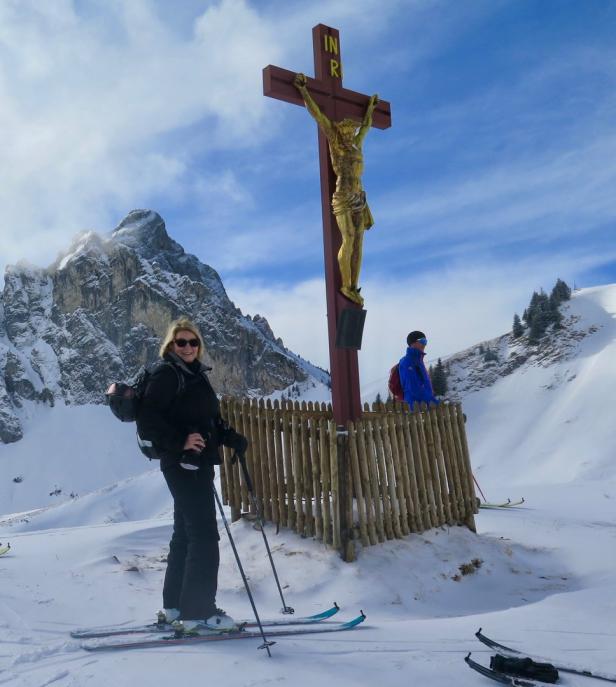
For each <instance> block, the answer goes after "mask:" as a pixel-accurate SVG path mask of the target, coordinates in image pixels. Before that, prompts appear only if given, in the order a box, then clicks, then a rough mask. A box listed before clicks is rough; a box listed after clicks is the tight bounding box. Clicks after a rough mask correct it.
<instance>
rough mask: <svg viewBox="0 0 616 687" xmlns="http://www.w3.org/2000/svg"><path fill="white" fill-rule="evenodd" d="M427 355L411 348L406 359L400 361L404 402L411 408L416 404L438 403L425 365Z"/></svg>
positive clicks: (408, 349) (407, 350) (407, 351)
mask: <svg viewBox="0 0 616 687" xmlns="http://www.w3.org/2000/svg"><path fill="white" fill-rule="evenodd" d="M425 355H426V354H425V353H423V352H422V351H420V350H419V349H417V348H411V347H410V346H409V347H408V348H407V349H406V355H405V356H404V358H401V359H400V363H399V369H400V383H401V384H402V389H403V390H404V400H405V401H406V402H407V403H408V404H409V405H410V406H411V408H412V407H413V405H414V404H415V403H438V401H437V400H436V398H435V397H434V392H433V391H432V383H431V382H430V377H429V375H428V371H427V370H426V366H425V365H424V361H423V359H424V356H425Z"/></svg>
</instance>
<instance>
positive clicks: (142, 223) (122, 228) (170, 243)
mask: <svg viewBox="0 0 616 687" xmlns="http://www.w3.org/2000/svg"><path fill="white" fill-rule="evenodd" d="M111 238H112V239H113V240H115V241H118V242H119V243H123V244H125V245H126V246H129V247H131V248H134V249H136V250H137V251H138V252H139V253H140V254H141V255H143V256H144V257H148V258H150V257H152V256H153V255H155V254H156V253H159V252H161V251H163V252H166V251H170V252H173V253H176V254H178V255H182V254H183V253H184V249H183V248H182V246H180V244H179V243H176V242H175V241H174V240H173V239H172V238H170V236H169V234H168V233H167V228H166V226H165V221H164V220H163V218H162V217H161V216H160V215H159V214H158V213H157V212H154V211H153V210H132V211H131V212H129V213H128V215H126V217H125V218H124V219H123V220H122V221H121V222H120V224H118V226H117V227H116V228H115V229H114V230H113V232H112V233H111Z"/></svg>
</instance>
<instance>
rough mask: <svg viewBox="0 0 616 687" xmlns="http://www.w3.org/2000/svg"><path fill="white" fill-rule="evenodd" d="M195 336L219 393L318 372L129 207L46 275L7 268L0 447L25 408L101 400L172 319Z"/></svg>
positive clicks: (150, 350)
mask: <svg viewBox="0 0 616 687" xmlns="http://www.w3.org/2000/svg"><path fill="white" fill-rule="evenodd" d="M180 316H188V317H189V318H190V319H192V320H193V321H194V322H195V323H196V324H197V326H198V327H199V328H200V330H201V333H202V335H203V338H204V343H205V350H206V354H205V359H204V362H205V363H206V364H207V365H209V366H211V367H212V368H213V369H212V371H211V373H210V378H211V380H212V383H213V385H214V387H215V388H216V389H217V391H218V392H219V393H228V394H248V395H267V394H270V393H272V392H273V391H275V390H279V389H284V388H286V387H288V386H290V385H291V384H295V383H297V382H304V381H306V380H307V379H308V378H309V377H311V376H312V377H314V378H316V379H318V380H319V381H326V377H327V375H326V374H325V373H324V372H323V371H321V370H319V369H317V368H314V367H313V366H311V365H310V364H308V363H306V362H305V361H303V360H302V359H301V358H299V357H298V356H296V355H295V354H293V353H291V352H290V351H288V350H287V349H286V348H285V347H284V345H283V343H282V341H281V340H280V339H276V338H275V336H274V334H273V333H272V330H271V328H270V326H269V324H268V322H267V320H266V319H265V318H263V317H260V316H259V315H256V316H255V317H253V318H251V317H250V316H244V315H242V313H241V311H240V310H239V309H238V308H236V307H235V305H234V304H233V303H232V302H231V301H230V299H229V297H228V296H227V294H226V292H225V289H224V286H223V284H222V281H221V279H220V277H219V276H218V274H217V273H216V271H215V270H214V269H212V268H211V267H209V266H208V265H205V264H203V263H201V262H200V261H199V260H198V259H197V258H196V257H195V256H193V255H188V254H186V253H185V252H184V249H183V248H182V247H181V246H180V245H179V244H178V243H176V242H175V241H173V240H172V239H171V238H170V237H169V235H168V234H167V231H166V228H165V223H164V221H163V220H162V218H161V217H160V216H159V215H158V214H157V213H155V212H152V211H148V210H134V211H133V212H131V213H130V214H129V215H128V216H127V217H126V218H125V219H124V220H123V221H122V222H121V223H120V224H119V226H118V227H117V228H116V229H115V230H114V231H113V232H112V233H111V235H110V236H101V235H99V234H97V233H95V232H85V233H83V234H81V235H79V236H78V237H77V238H76V239H75V241H74V243H73V245H72V246H71V248H70V249H69V251H68V252H67V253H66V254H65V255H64V256H62V257H60V258H58V260H56V262H55V263H54V264H52V265H51V266H50V267H48V268H46V269H38V268H33V267H30V266H26V265H21V264H18V265H16V266H10V267H8V268H7V270H6V275H5V285H4V291H3V293H2V295H1V296H0V441H2V442H4V443H8V442H12V441H17V440H18V439H20V438H21V437H22V436H23V426H22V425H23V417H24V412H25V411H24V405H27V402H38V403H46V404H49V405H53V404H55V403H57V402H63V403H66V404H86V403H102V402H103V399H104V395H103V394H104V390H105V389H106V388H107V386H108V385H109V384H110V383H111V382H112V381H118V380H123V379H128V378H130V377H132V376H133V375H134V374H135V373H136V372H137V370H138V369H139V368H140V367H141V366H142V365H145V364H147V363H149V362H152V361H153V360H155V359H156V357H157V355H158V347H159V345H160V340H161V337H162V336H163V334H164V332H165V330H166V328H167V326H168V324H169V323H170V322H171V321H172V320H173V319H176V318H177V317H180Z"/></svg>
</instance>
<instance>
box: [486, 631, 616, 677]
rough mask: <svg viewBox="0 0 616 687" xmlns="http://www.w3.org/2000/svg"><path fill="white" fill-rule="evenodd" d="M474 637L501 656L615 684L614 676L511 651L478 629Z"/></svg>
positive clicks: (514, 650)
mask: <svg viewBox="0 0 616 687" xmlns="http://www.w3.org/2000/svg"><path fill="white" fill-rule="evenodd" d="M475 637H477V639H478V640H479V641H480V642H482V643H483V644H485V645H486V646H489V647H490V648H491V649H496V650H497V651H498V652H499V653H501V654H505V655H508V656H513V657H524V658H532V659H534V660H536V661H549V662H550V663H551V664H552V665H553V666H554V668H556V670H558V671H559V672H561V673H571V674H572V675H584V676H585V677H592V678H595V679H596V680H604V681H605V682H616V675H608V674H607V673H597V672H595V671H590V670H584V669H583V668H575V667H574V666H570V665H560V664H557V663H554V661H552V660H550V659H546V658H541V657H540V656H536V655H534V654H527V653H525V652H523V651H518V650H517V649H512V648H511V647H510V646H505V645H504V644H499V643H498V642H495V641H494V640H493V639H490V638H489V637H487V636H486V635H484V634H483V633H482V632H481V628H479V629H478V630H477V632H475Z"/></svg>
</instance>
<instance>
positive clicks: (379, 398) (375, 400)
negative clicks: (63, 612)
mask: <svg viewBox="0 0 616 687" xmlns="http://www.w3.org/2000/svg"><path fill="white" fill-rule="evenodd" d="M374 402H375V403H383V399H382V397H381V392H380V391H379V393H378V394H377V395H376V398H375V399H374Z"/></svg>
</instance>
